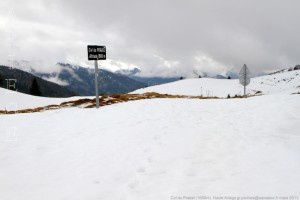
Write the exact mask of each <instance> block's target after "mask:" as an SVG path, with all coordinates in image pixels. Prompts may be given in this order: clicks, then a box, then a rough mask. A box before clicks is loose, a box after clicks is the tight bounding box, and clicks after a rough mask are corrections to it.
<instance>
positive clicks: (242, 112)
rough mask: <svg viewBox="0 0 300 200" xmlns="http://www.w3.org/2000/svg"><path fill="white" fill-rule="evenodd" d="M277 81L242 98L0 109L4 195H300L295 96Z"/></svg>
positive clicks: (34, 199)
mask: <svg viewBox="0 0 300 200" xmlns="http://www.w3.org/2000/svg"><path fill="white" fill-rule="evenodd" d="M199 80H200V79H199ZM209 80H211V81H220V80H213V79H209ZM271 80H272V79H271ZM293 80H294V79H293ZM191 81H194V80H191ZM195 81H196V80H195ZM197 81H198V79H197ZM223 81H224V82H227V81H228V80H223ZM264 81H265V82H267V79H264ZM184 82H189V80H184V81H180V82H178V84H179V83H184ZM233 82H234V81H233ZM290 82H291V81H290ZM285 83H287V82H285ZM298 83H299V82H298ZM169 85H170V84H167V85H165V86H166V87H168V88H169V87H170V86H169ZM211 85H213V84H211ZM226 86H227V85H226V84H225V83H224V85H223V87H224V88H223V90H227V88H226ZM281 86H282V89H284V88H286V90H285V91H283V92H280V90H281V89H280V88H277V87H279V85H277V86H276V88H277V89H276V90H275V86H274V87H273V86H270V88H274V91H272V92H270V95H264V96H257V97H251V98H247V99H214V100H212V99H207V100H198V99H152V100H141V101H132V102H127V103H120V104H114V105H111V106H105V107H102V108H100V109H99V110H96V109H81V108H66V109H61V110H52V111H46V112H41V113H31V114H15V115H0V127H1V131H0V199H1V200H28V199H30V200H41V199H43V200H69V199H72V200H98V199H109V200H110V199H122V200H126V199H128V200H132V199H136V200H140V199H147V200H148V199H151V200H152V199H153V200H157V199H172V198H173V199H174V198H175V197H176V196H181V197H182V196H186V197H193V196H195V195H196V196H203V195H215V196H216V195H231V196H237V195H239V196H256V195H258V196H279V195H284V196H286V195H300V190H299V188H300V182H299V180H300V132H299V130H300V123H299V122H300V115H299V111H300V95H298V94H295V95H291V94H290V93H291V91H294V90H295V88H294V85H292V86H291V87H292V88H291V87H290V86H289V87H287V86H286V85H283V84H282V85H281ZM281 86H280V87H281ZM156 87H160V88H163V86H156ZM193 87H194V90H198V89H199V88H197V87H195V86H193ZM218 87H221V86H218ZM237 87H238V86H237ZM169 89H170V90H175V89H173V88H169ZM253 89H255V88H254V87H253ZM186 90H190V88H189V87H187V88H186ZM258 90H260V89H258ZM165 91H166V90H165ZM190 91H192V90H190ZM220 91H221V90H220ZM266 91H267V90H266ZM268 91H271V89H270V90H268ZM177 92H179V91H177ZM183 92H185V90H184V91H183ZM168 93H169V91H168ZM217 93H218V92H217V90H216V91H215V94H217ZM226 93H227V91H226ZM22 98H23V96H20V100H22ZM1 102H2V101H1ZM21 102H22V101H21ZM1 106H3V105H1Z"/></svg>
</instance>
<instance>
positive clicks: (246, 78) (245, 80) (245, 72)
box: [239, 65, 250, 96]
mask: <svg viewBox="0 0 300 200" xmlns="http://www.w3.org/2000/svg"><path fill="white" fill-rule="evenodd" d="M239 75H240V78H239V79H240V84H241V85H242V86H244V96H246V86H247V85H249V83H250V71H249V69H248V67H247V65H244V66H243V67H242V69H241V71H240V73H239Z"/></svg>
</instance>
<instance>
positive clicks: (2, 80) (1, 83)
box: [0, 74, 4, 87]
mask: <svg viewBox="0 0 300 200" xmlns="http://www.w3.org/2000/svg"><path fill="white" fill-rule="evenodd" d="M3 82H4V79H3V77H2V75H1V74H0V87H3Z"/></svg>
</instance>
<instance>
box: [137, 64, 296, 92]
mask: <svg viewBox="0 0 300 200" xmlns="http://www.w3.org/2000/svg"><path fill="white" fill-rule="evenodd" d="M299 86H300V70H295V71H287V72H282V73H276V74H272V75H265V76H260V77H255V78H252V79H251V82H250V84H249V85H248V86H247V92H248V93H249V94H255V93H256V92H258V91H261V92H262V93H263V94H274V93H288V94H290V93H293V92H296V91H299V89H298V88H299ZM145 92H158V93H162V94H175V95H177V94H178V95H195V96H198V95H203V96H217V97H227V95H228V94H230V96H234V95H236V94H237V95H242V94H243V86H242V85H240V84H239V80H238V79H233V80H232V79H213V78H197V79H184V80H180V81H177V82H173V83H168V84H164V85H158V86H152V87H147V88H144V89H139V90H136V91H134V92H132V93H145Z"/></svg>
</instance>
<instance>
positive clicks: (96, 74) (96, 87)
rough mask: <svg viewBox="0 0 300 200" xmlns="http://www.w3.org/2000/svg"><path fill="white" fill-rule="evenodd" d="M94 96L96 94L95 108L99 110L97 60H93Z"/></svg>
mask: <svg viewBox="0 0 300 200" xmlns="http://www.w3.org/2000/svg"><path fill="white" fill-rule="evenodd" d="M95 94H96V108H99V90H98V61H97V60H95Z"/></svg>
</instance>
